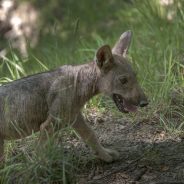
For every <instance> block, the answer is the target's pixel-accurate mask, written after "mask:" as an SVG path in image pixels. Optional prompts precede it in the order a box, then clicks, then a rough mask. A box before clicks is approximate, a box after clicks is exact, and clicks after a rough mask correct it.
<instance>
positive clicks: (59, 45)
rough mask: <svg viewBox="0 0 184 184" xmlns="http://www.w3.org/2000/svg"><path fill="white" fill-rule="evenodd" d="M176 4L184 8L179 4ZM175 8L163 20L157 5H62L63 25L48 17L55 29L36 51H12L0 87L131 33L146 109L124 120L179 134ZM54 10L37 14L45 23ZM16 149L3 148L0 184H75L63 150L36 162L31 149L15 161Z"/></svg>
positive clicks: (97, 104)
mask: <svg viewBox="0 0 184 184" xmlns="http://www.w3.org/2000/svg"><path fill="white" fill-rule="evenodd" d="M54 2H55V3H57V1H54ZM177 2H180V3H181V4H183V2H182V1H177ZM177 2H176V4H175V5H174V6H173V9H174V10H175V11H176V14H175V17H174V18H173V20H167V11H169V10H167V9H164V8H163V7H161V6H160V5H159V3H158V1H157V0H135V1H133V3H125V2H123V1H120V0H119V1H114V0H112V1H110V4H108V3H106V2H104V3H103V2H101V3H99V1H97V0H96V1H93V2H92V1H84V0H80V3H78V2H77V3H76V2H75V1H71V0H70V1H68V3H66V2H65V3H64V4H63V6H64V7H65V8H66V9H64V11H63V14H64V15H62V16H63V18H62V20H59V18H58V17H57V18H54V17H48V24H49V25H50V24H51V22H52V21H53V22H54V23H55V24H54V25H55V27H54V26H51V27H49V28H48V31H47V32H42V36H41V40H40V43H39V45H38V47H37V48H36V49H34V50H30V57H29V58H28V60H22V59H21V58H20V57H19V56H17V54H15V53H14V52H13V51H12V52H11V53H10V54H9V56H8V57H7V58H5V59H4V60H2V61H1V65H0V76H1V79H0V82H1V83H5V82H9V81H12V80H15V79H17V78H20V77H23V76H26V75H29V74H34V73H37V72H41V71H45V70H47V69H52V68H55V67H57V66H60V65H63V64H80V63H84V62H86V61H89V60H91V59H93V57H94V54H95V50H96V49H97V48H98V47H99V46H101V45H102V44H106V43H109V44H110V45H111V46H113V44H114V43H115V41H116V39H117V38H118V37H119V36H120V34H121V33H122V32H123V31H126V30H129V29H131V30H132V31H133V42H132V45H131V48H130V52H129V57H130V60H131V63H132V65H133V67H134V68H135V70H136V71H137V73H138V78H139V81H140V83H141V85H142V86H143V88H144V90H145V92H146V93H147V95H148V97H149V100H150V105H149V107H148V108H147V109H146V110H145V109H143V110H140V112H139V113H137V114H136V115H129V117H130V118H131V119H132V121H135V120H136V119H137V118H139V119H140V117H141V118H146V119H148V120H151V119H152V118H154V117H158V118H159V121H158V123H160V125H161V126H162V127H163V129H164V130H165V131H166V132H168V133H170V134H172V135H176V134H177V135H178V134H183V132H184V123H183V122H184V118H183V117H184V116H183V114H182V110H183V104H182V102H183V100H182V99H180V100H179V101H178V102H177V104H174V105H171V101H172V98H171V97H172V95H171V94H172V91H173V90H174V89H175V90H178V91H179V90H180V89H183V85H184V83H183V73H182V70H183V67H184V54H183V53H184V49H183V48H184V36H183V28H184V9H183V8H182V6H179V5H178V4H177ZM79 4H80V6H79ZM46 8H48V10H47V9H46ZM54 8H56V9H57V8H58V7H57V6H53V7H50V9H49V7H48V6H45V7H44V8H43V9H42V11H43V15H44V16H45V17H44V18H45V20H47V13H46V12H49V11H51V10H52V9H54ZM56 12H57V11H56ZM57 15H58V16H60V14H57ZM48 16H51V14H48ZM51 20H52V21H51ZM56 27H57V29H56ZM179 98H183V96H182V95H181V96H179ZM173 106H174V107H173ZM114 107H115V106H114V104H113V103H112V101H111V100H110V99H108V98H104V97H101V96H98V97H95V98H94V99H92V100H91V101H90V102H89V103H88V104H87V105H86V107H85V108H87V109H90V108H96V109H98V111H100V112H103V111H104V110H105V109H113V110H114V111H116V110H115V108H114ZM34 139H35V138H33V140H34ZM28 142H29V140H28ZM33 142H34V141H32V138H31V141H30V145H34V143H33ZM18 145H21V146H20V147H24V145H25V144H24V143H22V142H21V141H20V142H19V141H18V143H17V142H16V143H13V142H9V143H8V144H7V153H8V154H7V155H8V156H7V162H6V165H5V166H6V167H4V169H2V170H1V171H0V176H1V181H2V183H11V182H12V180H14V181H17V182H19V183H21V182H22V181H21V178H22V179H24V180H25V181H26V182H25V183H52V182H56V181H60V182H61V183H69V182H74V180H72V179H73V176H74V172H75V171H76V170H75V169H76V165H77V164H76V163H78V161H76V160H75V159H76V158H75V156H72V153H67V154H65V153H64V149H63V147H62V145H61V146H58V145H55V146H54V147H53V148H52V149H47V150H46V152H45V153H44V154H43V155H41V156H38V155H37V153H36V152H35V151H34V149H32V150H31V151H30V149H31V148H29V147H26V148H25V149H24V151H21V152H20V153H18V154H16V155H15V156H14V155H13V152H14V151H13V150H14V149H16V147H17V146H18ZM33 147H34V146H33ZM18 150H19V151H20V150H21V149H18ZM27 150H29V151H27ZM74 160H75V161H74ZM70 171H71V172H70ZM46 178H47V180H45V179H46Z"/></svg>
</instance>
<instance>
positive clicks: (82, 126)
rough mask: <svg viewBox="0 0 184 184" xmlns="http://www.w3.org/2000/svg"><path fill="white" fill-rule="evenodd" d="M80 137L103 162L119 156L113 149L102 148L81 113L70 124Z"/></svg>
mask: <svg viewBox="0 0 184 184" xmlns="http://www.w3.org/2000/svg"><path fill="white" fill-rule="evenodd" d="M72 126H73V128H74V129H75V130H76V131H77V133H78V134H79V135H80V136H81V137H82V139H83V140H84V141H85V142H86V143H87V144H88V145H89V146H90V147H91V148H92V149H93V151H94V152H95V153H96V154H97V156H98V157H99V158H100V159H101V160H104V161H105V162H112V161H114V160H116V159H117V158H118V157H119V153H118V152H117V151H115V150H111V149H107V148H104V147H103V146H102V145H101V144H100V143H99V141H98V139H97V137H96V135H95V133H94V132H93V130H92V129H91V128H90V127H89V126H88V125H87V124H86V123H85V121H84V118H83V116H82V115H81V114H79V115H78V117H77V120H76V121H75V123H74V124H73V125H72Z"/></svg>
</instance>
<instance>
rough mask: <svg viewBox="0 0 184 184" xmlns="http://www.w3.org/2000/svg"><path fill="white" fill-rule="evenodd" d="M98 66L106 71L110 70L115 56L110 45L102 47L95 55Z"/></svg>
mask: <svg viewBox="0 0 184 184" xmlns="http://www.w3.org/2000/svg"><path fill="white" fill-rule="evenodd" d="M95 61H96V64H97V66H98V67H99V68H100V69H101V70H104V71H108V69H110V68H111V66H112V65H113V56H112V52H111V48H110V46H109V45H104V46H102V47H100V48H99V49H98V50H97V52H96V56H95Z"/></svg>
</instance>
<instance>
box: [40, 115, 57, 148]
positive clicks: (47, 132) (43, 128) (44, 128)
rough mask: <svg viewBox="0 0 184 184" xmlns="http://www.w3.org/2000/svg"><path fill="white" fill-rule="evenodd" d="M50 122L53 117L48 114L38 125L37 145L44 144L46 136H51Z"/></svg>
mask: <svg viewBox="0 0 184 184" xmlns="http://www.w3.org/2000/svg"><path fill="white" fill-rule="evenodd" d="M52 122H53V118H52V117H50V116H49V117H48V118H47V120H46V121H45V122H43V123H42V124H41V125H40V137H39V141H38V144H39V145H41V144H44V142H45V141H46V140H47V138H49V137H52V135H53V134H54V127H53V124H52Z"/></svg>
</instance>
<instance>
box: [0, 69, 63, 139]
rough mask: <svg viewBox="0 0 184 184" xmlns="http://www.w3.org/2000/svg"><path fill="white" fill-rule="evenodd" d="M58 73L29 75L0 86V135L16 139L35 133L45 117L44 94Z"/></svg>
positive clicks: (57, 71) (46, 106)
mask: <svg viewBox="0 0 184 184" xmlns="http://www.w3.org/2000/svg"><path fill="white" fill-rule="evenodd" d="M60 73H62V72H61V70H60V69H57V70H54V71H51V72H44V73H40V74H36V75H33V76H28V77H25V78H22V79H19V80H16V81H13V82H11V83H8V84H6V85H3V86H1V87H0V136H3V137H5V138H6V139H11V138H19V137H23V136H27V135H30V134H31V133H32V131H38V130H39V127H40V124H41V123H43V122H44V121H45V120H46V118H47V113H48V105H47V95H48V91H49V88H50V86H51V85H52V83H53V81H54V80H55V79H56V78H57V77H58V76H59V75H60Z"/></svg>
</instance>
